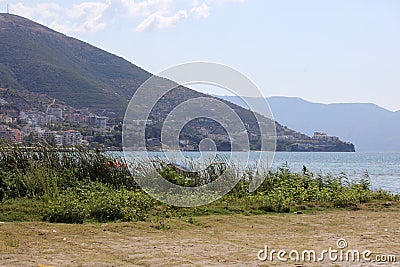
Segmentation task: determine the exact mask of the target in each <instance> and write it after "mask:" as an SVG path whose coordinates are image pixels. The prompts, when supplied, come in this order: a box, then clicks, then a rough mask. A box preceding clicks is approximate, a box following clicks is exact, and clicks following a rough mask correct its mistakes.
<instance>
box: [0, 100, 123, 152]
mask: <svg viewBox="0 0 400 267" xmlns="http://www.w3.org/2000/svg"><path fill="white" fill-rule="evenodd" d="M43 99H44V98H41V101H42V103H41V104H42V105H36V106H34V107H30V108H27V109H25V110H23V109H19V108H16V107H15V106H13V105H11V104H10V103H8V102H7V101H6V100H5V99H2V98H0V140H5V141H8V142H11V143H14V144H21V143H24V144H30V143H35V142H45V143H47V144H49V145H52V146H55V147H68V146H77V145H79V146H85V147H88V148H98V149H110V150H111V149H119V148H120V144H121V129H122V127H121V125H120V123H118V122H116V121H115V120H114V121H113V119H111V120H110V118H109V117H108V116H103V115H101V116H100V115H97V114H94V113H92V112H90V111H89V109H87V108H83V109H75V108H72V107H70V106H67V105H65V104H62V103H57V101H55V100H54V99H53V100H52V101H51V103H46V102H48V101H44V100H43ZM43 102H44V103H46V105H43V104H44V103H43ZM111 115H113V114H111Z"/></svg>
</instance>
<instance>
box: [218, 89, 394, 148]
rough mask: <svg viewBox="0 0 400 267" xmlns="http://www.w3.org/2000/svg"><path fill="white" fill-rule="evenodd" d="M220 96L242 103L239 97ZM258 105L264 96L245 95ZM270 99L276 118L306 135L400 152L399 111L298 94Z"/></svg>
mask: <svg viewBox="0 0 400 267" xmlns="http://www.w3.org/2000/svg"><path fill="white" fill-rule="evenodd" d="M220 97H221V98H223V99H225V100H228V101H232V102H234V103H236V104H240V105H243V104H244V103H243V102H241V101H239V100H238V99H237V97H231V96H220ZM244 99H245V100H246V101H247V102H251V103H252V104H253V105H254V106H257V105H258V104H260V102H262V101H263V100H262V99H261V100H260V99H255V98H251V97H244ZM267 101H268V103H269V105H270V107H271V111H272V114H273V115H274V119H276V120H277V121H279V122H281V123H282V124H284V125H287V126H288V127H290V128H293V129H297V130H299V131H301V132H304V133H306V134H312V133H313V132H315V131H322V132H327V133H328V134H332V135H336V136H340V137H342V138H344V139H345V140H349V141H350V142H352V143H354V144H355V145H356V146H357V150H358V151H365V152H367V151H369V152H380V151H400V137H399V136H400V127H397V125H400V111H390V110H387V109H385V108H383V107H381V106H379V105H376V104H374V103H331V104H324V103H315V102H310V101H307V100H304V99H302V98H299V97H284V96H273V97H268V98H267Z"/></svg>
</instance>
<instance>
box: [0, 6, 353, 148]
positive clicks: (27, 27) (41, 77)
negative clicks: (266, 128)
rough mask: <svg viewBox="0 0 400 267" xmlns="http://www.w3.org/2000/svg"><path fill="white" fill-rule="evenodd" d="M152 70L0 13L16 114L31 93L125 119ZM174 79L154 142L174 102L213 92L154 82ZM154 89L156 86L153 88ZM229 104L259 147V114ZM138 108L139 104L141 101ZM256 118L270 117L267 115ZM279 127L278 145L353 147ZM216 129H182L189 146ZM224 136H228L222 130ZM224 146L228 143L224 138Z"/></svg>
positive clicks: (156, 121)
mask: <svg viewBox="0 0 400 267" xmlns="http://www.w3.org/2000/svg"><path fill="white" fill-rule="evenodd" d="M151 76H152V74H151V73H149V72H147V71H145V70H143V69H141V68H140V67H138V66H136V65H134V64H132V63H130V62H128V61H126V60H125V59H123V58H121V57H118V56H116V55H113V54H110V53H108V52H106V51H103V50H101V49H99V48H96V47H94V46H92V45H90V44H87V43H85V42H82V41H80V40H77V39H75V38H71V37H68V36H66V35H64V34H61V33H59V32H56V31H54V30H52V29H50V28H47V27H45V26H43V25H40V24H38V23H35V22H33V21H31V20H28V19H26V18H23V17H20V16H16V15H12V14H4V13H3V14H0V98H3V99H4V100H5V101H6V102H7V103H10V104H9V105H12V106H13V108H15V109H16V110H15V112H14V114H18V111H19V110H22V109H24V110H27V109H32V108H37V107H33V106H34V104H35V103H32V99H29V98H30V97H29V95H31V94H37V95H45V96H48V97H50V98H53V99H55V100H57V101H58V102H61V103H65V104H66V105H68V106H71V107H73V108H89V110H90V111H93V112H95V113H96V114H106V112H104V111H107V112H108V113H114V114H116V118H117V119H118V118H119V119H121V118H122V117H123V115H124V113H125V110H126V108H127V106H128V102H129V100H130V99H131V97H132V96H133V94H134V93H135V91H136V90H137V88H138V87H139V86H140V85H141V84H142V83H143V82H144V81H145V80H147V79H148V78H149V77H151ZM171 85H173V86H172V87H175V86H176V87H175V88H174V89H173V90H171V91H170V92H168V93H167V94H166V95H164V96H163V98H162V99H161V100H160V101H159V102H158V103H157V105H155V106H154V108H153V110H152V112H151V114H150V116H149V118H150V119H151V120H152V121H153V123H152V124H151V126H149V130H148V131H146V139H148V140H151V142H152V143H154V144H158V143H159V142H157V140H159V139H160V135H161V128H162V126H163V121H164V120H165V118H166V116H167V115H168V114H169V113H170V112H171V111H172V110H173V109H174V108H175V107H177V106H178V105H179V104H181V103H183V102H184V101H186V100H189V99H193V98H198V97H209V98H214V97H213V96H210V95H206V94H203V93H200V92H197V91H194V90H191V89H189V88H187V87H184V86H178V85H177V84H175V83H174V82H172V81H169V80H166V79H162V78H158V79H157V84H155V86H154V87H153V88H160V87H166V86H168V88H172V87H171ZM154 90H156V89H154ZM154 90H153V91H154ZM151 93H152V90H149V94H151ZM226 104H228V105H229V106H230V107H231V108H232V109H233V110H234V111H235V112H236V113H237V115H238V116H239V117H240V118H241V119H242V121H243V124H244V125H246V130H247V134H248V135H249V136H251V137H252V138H251V147H252V149H258V147H260V130H259V128H258V124H257V121H256V115H255V114H254V113H252V112H251V111H249V110H247V109H245V108H242V107H241V106H238V105H236V104H232V103H230V102H226ZM143 105H145V103H144V104H143ZM9 108H10V107H9ZM136 108H137V109H138V110H141V108H142V107H141V106H138V107H136ZM216 115H219V116H220V117H221V119H222V120H223V119H224V117H225V116H224V114H216ZM257 116H258V115H257ZM257 119H258V120H259V121H260V120H270V119H269V118H266V117H263V116H260V118H257ZM264 122H265V121H264ZM210 129H214V131H211V130H210ZM276 131H277V133H282V134H283V133H285V134H286V135H287V136H288V137H290V138H289V139H288V140H286V139H285V140H278V144H277V147H278V150H284V151H285V150H290V151H296V149H301V151H303V150H305V151H353V150H354V147H353V145H352V144H348V143H345V142H342V141H337V142H331V143H329V144H327V143H326V142H322V141H321V142H319V141H318V140H312V139H311V138H310V137H308V136H305V135H301V134H300V133H298V132H297V131H294V130H291V129H289V128H287V127H284V126H283V125H281V124H279V123H276ZM216 135H218V136H221V135H223V134H222V133H221V131H220V130H218V129H217V127H215V125H214V124H213V123H210V122H200V120H199V122H195V123H192V124H190V125H189V126H188V127H186V133H185V132H184V133H183V136H185V138H187V139H186V140H185V143H187V144H188V145H189V146H190V147H196V146H197V145H198V141H199V140H201V139H202V138H206V137H210V136H216ZM296 136H297V137H296ZM292 137H293V138H292ZM221 139H224V138H223V136H221ZM298 141H302V142H298ZM220 146H221V147H225V148H229V146H227V145H225V144H224V143H222V142H221V144H220ZM217 147H218V144H217ZM299 147H300V148H299Z"/></svg>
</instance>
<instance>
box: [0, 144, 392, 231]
mask: <svg viewBox="0 0 400 267" xmlns="http://www.w3.org/2000/svg"><path fill="white" fill-rule="evenodd" d="M149 164H154V163H149ZM156 164H157V166H158V167H159V168H160V174H161V175H162V176H163V177H164V178H166V179H168V180H169V181H171V182H174V183H176V184H181V185H185V186H197V185H199V184H204V183H205V182H207V181H210V180H213V179H214V178H215V177H216V175H218V174H219V173H220V172H223V171H229V166H228V167H227V170H224V169H223V168H208V169H206V170H205V171H204V172H203V173H200V174H195V175H193V174H191V176H189V177H185V176H182V175H179V174H178V173H177V172H176V171H175V170H174V169H173V168H172V167H170V166H168V165H166V164H165V163H164V162H162V161H159V162H156ZM127 166H128V165H127V163H126V162H124V160H123V159H121V158H118V157H115V156H110V155H109V154H104V153H101V152H99V151H89V150H85V149H83V148H77V149H76V150H73V151H70V152H59V151H56V150H54V149H53V148H51V147H47V146H38V147H37V148H36V149H35V150H26V149H24V148H22V147H11V146H7V145H2V146H1V148H0V201H1V202H0V220H3V221H21V220H38V219H41V220H45V221H49V222H64V223H83V222H107V221H142V220H151V221H156V222H157V223H156V226H155V227H161V228H163V225H164V226H165V221H164V220H165V219H167V218H170V217H182V218H186V220H187V221H188V222H191V223H195V220H194V219H193V218H192V217H193V216H199V215H206V214H235V213H243V214H263V213H267V212H290V211H299V210H304V211H305V212H306V211H307V210H310V209H315V208H350V209H357V208H358V206H359V205H360V204H363V203H367V202H373V201H385V202H386V201H399V199H400V198H399V195H392V194H390V193H388V192H385V191H382V190H379V191H372V190H371V189H370V183H369V180H368V176H367V175H366V176H365V177H363V178H362V179H360V180H359V181H349V179H347V177H346V176H345V175H344V174H343V175H340V176H335V177H334V176H329V175H327V176H321V175H314V174H313V173H310V172H308V171H307V170H306V169H305V170H303V172H302V173H292V172H290V171H289V169H288V168H287V167H285V166H282V167H280V168H279V169H278V170H276V171H269V172H264V173H256V172H254V171H252V170H247V171H245V172H243V174H242V176H241V177H240V181H239V183H238V184H237V185H236V186H235V188H234V189H233V190H232V191H231V192H230V193H229V194H228V195H226V196H224V197H222V198H221V199H219V200H218V201H215V202H214V203H211V204H209V205H206V206H202V207H197V208H177V207H173V206H168V205H165V204H163V203H160V202H158V201H156V200H154V199H153V198H151V197H150V196H149V195H148V194H146V193H145V192H143V191H142V190H141V189H139V188H138V186H137V184H136V182H135V180H134V178H133V176H132V175H131V174H130V172H129V170H128V167H127ZM140 166H143V167H142V168H146V165H145V164H144V163H143V162H139V163H135V164H134V166H132V169H133V170H134V171H135V173H142V172H141V171H142V170H143V169H140ZM230 173H232V175H234V173H239V172H230ZM256 175H263V176H266V179H265V181H264V182H263V184H262V185H261V186H260V188H259V189H258V190H257V191H256V192H254V193H249V192H248V186H249V182H250V181H251V180H252V179H254V177H255V176H256ZM165 227H167V226H165Z"/></svg>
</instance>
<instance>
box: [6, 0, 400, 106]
mask: <svg viewBox="0 0 400 267" xmlns="http://www.w3.org/2000/svg"><path fill="white" fill-rule="evenodd" d="M7 4H9V10H10V13H13V14H18V15H21V16H24V17H27V18H29V19H32V20H34V21H36V22H39V23H42V24H45V25H46V26H49V27H51V28H53V29H55V30H57V31H60V32H62V33H65V34H67V35H69V36H72V37H75V38H78V39H80V40H83V41H86V42H88V43H90V44H92V45H95V46H97V47H100V48H102V49H104V50H106V51H109V52H112V53H114V54H117V55H119V56H122V57H123V58H125V59H126V60H128V61H130V62H132V63H134V64H136V65H138V66H140V67H142V68H144V69H146V70H148V71H150V72H152V73H157V72H160V71H162V70H163V69H165V68H168V67H170V66H173V65H177V64H180V63H184V62H191V61H211V62H217V63H221V64H225V65H228V66H230V67H233V68H235V69H236V70H238V71H240V72H241V73H243V74H245V75H246V76H248V77H249V78H250V79H251V80H252V81H253V82H254V83H255V84H256V85H257V86H258V87H259V89H260V90H261V92H262V93H263V94H264V96H266V97H268V96H295V97H301V98H304V99H306V100H309V101H313V102H321V103H336V102H371V103H375V104H378V105H380V106H382V107H384V108H387V109H389V110H392V111H395V110H400V1H398V0H374V1H372V0H352V1H348V0H324V1H322V0H301V1H299V0H274V1H272V0H186V1H183V0H175V1H173V0H142V1H133V0H106V1H104V0H97V1H96V0H91V1H77V0H72V1H64V0H58V1H51V0H43V1H41V0H39V1H18V0H0V12H6V10H7ZM248 96H251V95H248Z"/></svg>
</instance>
